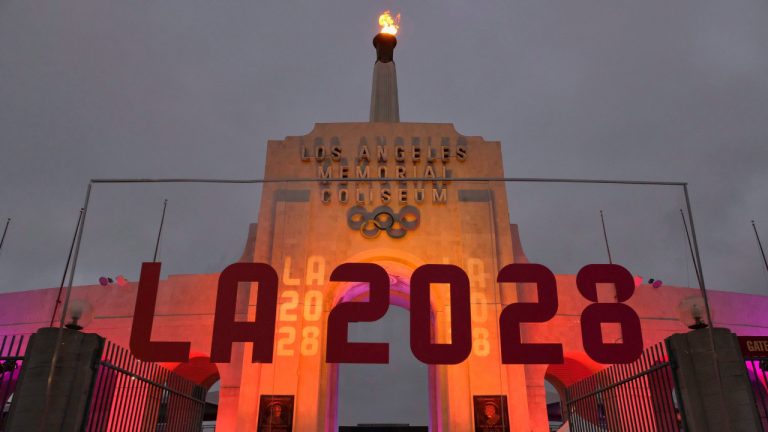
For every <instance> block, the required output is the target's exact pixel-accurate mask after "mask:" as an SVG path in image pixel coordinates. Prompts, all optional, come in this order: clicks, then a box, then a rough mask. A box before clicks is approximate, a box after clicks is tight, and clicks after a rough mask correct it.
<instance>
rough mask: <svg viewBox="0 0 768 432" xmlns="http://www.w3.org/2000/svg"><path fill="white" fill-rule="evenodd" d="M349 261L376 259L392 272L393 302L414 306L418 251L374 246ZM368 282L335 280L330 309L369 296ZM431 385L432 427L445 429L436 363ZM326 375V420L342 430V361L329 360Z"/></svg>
mask: <svg viewBox="0 0 768 432" xmlns="http://www.w3.org/2000/svg"><path fill="white" fill-rule="evenodd" d="M346 262H359V263H373V264H377V265H380V266H382V267H383V268H384V269H385V270H386V271H387V274H389V276H390V300H389V301H390V305H394V306H398V307H401V308H403V309H407V310H410V278H411V275H412V274H413V271H415V270H416V269H417V268H418V267H420V266H421V265H423V264H424V262H423V261H422V260H420V259H419V258H418V257H416V256H415V255H411V254H408V253H403V252H402V251H397V250H391V249H373V250H369V251H365V252H363V253H360V254H357V255H354V256H351V257H349V258H348V259H347V260H346ZM367 289H368V286H367V284H360V283H331V286H330V287H329V294H331V295H329V296H328V297H327V298H330V299H331V301H330V304H329V305H328V306H329V308H328V310H331V309H332V308H333V307H334V306H336V305H337V304H339V303H341V302H350V301H359V300H361V299H363V298H365V297H367ZM435 294H436V295H434V296H433V297H432V300H433V302H436V303H440V302H441V301H442V300H443V299H442V296H440V294H439V293H435ZM435 310H436V308H435V304H434V303H433V304H432V305H431V306H430V316H431V318H432V319H431V321H432V328H431V330H432V333H433V337H434V338H436V334H435V332H436V325H435V323H436V321H437V318H436V314H435ZM427 370H428V386H429V419H430V421H429V423H430V424H429V426H430V430H442V419H441V416H440V412H441V411H442V410H441V407H442V405H443V401H441V400H440V394H441V392H440V386H441V382H440V379H439V378H438V373H437V369H436V366H435V365H429V366H428V368H427ZM322 379H323V380H324V381H325V383H327V385H326V386H325V388H326V395H325V396H326V398H327V401H328V403H327V404H326V421H325V430H326V431H335V430H338V426H339V425H338V401H339V399H338V397H339V395H338V392H339V365H338V364H326V366H325V368H324V373H323V374H322Z"/></svg>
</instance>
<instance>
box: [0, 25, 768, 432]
mask: <svg viewBox="0 0 768 432" xmlns="http://www.w3.org/2000/svg"><path fill="white" fill-rule="evenodd" d="M377 39H378V41H377V43H376V45H377V62H376V64H375V66H374V77H373V81H374V82H373V90H372V100H371V121H370V122H367V123H322V124H316V125H315V127H314V128H313V129H312V131H311V132H309V133H308V134H307V135H304V136H289V137H287V138H285V139H283V140H275V141H270V142H269V145H268V149H267V154H266V169H265V178H266V179H267V180H279V179H312V181H307V182H293V183H292V182H285V183H280V182H276V183H266V184H265V185H264V188H263V193H262V197H261V206H260V211H259V214H258V217H257V218H255V219H256V220H254V223H253V224H252V225H251V227H250V231H249V232H247V233H246V232H244V233H243V242H244V252H243V254H242V258H241V260H242V261H249V262H264V263H268V264H270V265H271V266H272V267H274V268H275V269H277V271H278V274H279V277H280V285H279V293H280V294H279V304H278V316H277V326H276V330H275V347H274V350H275V351H274V359H273V362H272V363H271V364H270V363H265V364H259V363H252V362H251V361H250V359H251V355H250V344H241V343H236V344H234V348H233V357H232V361H231V362H230V363H218V364H215V363H212V362H210V361H209V357H208V356H209V353H210V345H211V334H212V324H213V315H214V306H215V299H216V288H217V278H218V275H217V274H186V275H173V276H170V277H168V278H167V279H165V280H162V281H161V282H160V288H159V294H158V301H157V306H156V310H155V316H156V317H155V323H154V330H153V335H152V338H153V340H158V341H161V340H183V341H191V346H192V359H191V361H190V362H189V363H183V364H167V365H166V366H167V367H168V368H170V369H173V370H175V371H176V372H177V373H179V374H182V375H184V376H186V377H188V378H190V379H192V380H194V381H196V382H199V383H202V384H203V385H206V386H210V385H211V384H213V383H214V382H216V381H219V382H220V395H219V402H218V415H217V421H216V430H217V431H225V432H228V431H255V430H257V424H256V423H257V419H258V418H259V415H260V413H259V401H260V397H261V396H262V395H290V396H293V398H294V401H295V402H294V404H293V409H294V412H293V430H295V431H302V432H303V431H329V432H330V431H336V430H337V429H338V421H337V413H338V404H339V392H338V389H339V367H343V365H342V366H339V364H333V363H327V362H326V361H325V350H326V343H325V338H326V322H327V318H328V314H329V311H330V310H331V309H332V308H333V306H334V305H336V304H338V303H340V302H344V301H353V300H355V299H361V298H364V296H365V293H366V289H365V287H361V286H359V285H355V284H345V283H335V282H333V283H332V282H329V275H330V272H331V271H332V270H333V269H334V268H335V267H337V266H338V265H339V264H342V263H346V262H360V263H376V264H379V265H381V266H382V267H384V268H385V269H386V270H387V272H388V273H389V275H390V281H391V288H390V290H391V291H390V292H391V295H390V302H391V304H392V305H395V306H398V307H402V308H406V309H407V308H409V305H410V288H409V283H408V281H409V280H410V276H411V274H412V272H413V271H414V269H416V268H417V267H419V266H421V265H423V264H427V263H450V264H455V265H457V266H459V267H461V268H462V269H464V270H465V271H466V272H467V274H468V277H469V280H470V288H471V298H472V336H473V348H472V353H471V354H470V356H469V357H468V359H467V360H465V361H463V362H461V363H460V364H456V365H431V366H429V367H428V374H429V379H428V386H429V389H428V394H429V419H430V420H429V422H430V424H429V426H430V429H431V430H434V431H467V430H470V429H471V425H473V424H474V420H475V419H474V416H475V410H474V408H473V396H477V395H503V396H506V401H507V407H506V408H507V410H508V413H509V419H510V426H511V430H514V431H537V432H544V431H548V430H549V426H548V421H547V410H546V400H545V387H544V383H545V379H546V380H548V381H549V382H551V383H554V385H555V387H557V388H558V389H559V390H561V391H562V390H563V389H564V388H565V387H566V386H568V385H569V384H571V383H574V382H575V381H577V380H579V379H580V378H583V377H586V376H588V375H590V374H592V373H594V372H595V371H597V370H600V369H602V368H604V367H606V365H602V364H598V363H596V362H594V361H593V360H591V359H590V358H589V357H588V356H587V355H586V354H585V352H584V348H583V346H582V337H581V330H580V324H579V316H580V314H581V312H582V311H583V310H584V308H585V307H586V306H587V305H588V304H590V302H588V301H587V300H585V299H584V298H583V297H582V296H581V295H580V294H579V293H578V290H577V287H576V282H575V276H574V275H568V274H563V275H556V279H557V290H558V298H559V309H558V311H557V314H556V315H555V317H554V318H553V319H551V320H550V321H548V322H545V323H540V324H535V325H527V326H524V327H523V340H524V341H535V342H559V343H562V344H563V349H564V354H565V362H564V363H563V364H552V365H504V364H502V362H501V359H500V352H499V334H498V333H499V314H500V311H501V309H502V308H503V307H504V306H505V305H508V304H512V303H516V302H521V301H536V298H535V296H536V295H535V290H532V289H530V287H526V286H524V285H519V286H517V285H514V284H499V283H497V282H496V273H497V272H498V270H499V269H500V268H501V267H502V266H504V265H506V264H511V263H523V262H527V258H526V255H525V251H524V247H523V246H524V245H523V244H521V242H520V238H519V235H518V229H525V227H518V226H517V225H515V224H514V223H513V221H510V217H509V211H508V208H509V207H508V206H509V205H510V203H509V202H508V201H507V193H506V190H505V184H504V183H503V182H499V181H486V182H483V181H473V182H461V181H457V180H456V179H459V178H473V179H481V178H503V177H504V176H505V173H504V170H503V166H502V157H503V155H502V153H501V146H500V143H499V142H496V141H486V140H484V139H483V138H481V137H479V136H468V135H462V134H461V133H459V132H457V131H456V129H455V128H454V127H453V125H452V124H435V123H406V122H400V121H399V113H398V101H397V82H396V77H395V66H394V62H393V61H392V52H393V48H394V43H395V41H394V37H391V38H387V37H382V36H381V35H380V36H377ZM380 178H386V179H390V180H388V181H380V180H378V179H380ZM345 180H346V181H345ZM516 205H522V204H521V203H516ZM377 215H378V217H379V218H380V220H378V222H377V221H375V220H374V219H373V218H374V217H377ZM135 264H136V265H137V266H138V265H139V263H135ZM585 264H586V263H585ZM633 270H635V271H641V270H640V269H633ZM136 289H137V286H136V284H135V283H129V284H128V285H127V286H117V285H114V286H113V285H110V286H106V287H104V286H100V285H91V286H77V287H74V289H73V293H72V298H74V299H87V300H88V301H89V302H90V303H91V304H94V305H98V308H97V314H96V316H95V319H94V320H93V322H92V323H90V325H88V327H87V328H86V330H85V331H88V332H94V333H98V334H100V335H102V336H104V337H106V338H108V339H109V340H112V341H114V342H116V343H118V344H121V345H123V346H128V343H129V336H130V328H131V322H132V315H133V308H134V304H135V300H136ZM244 292H248V295H242V296H240V298H239V306H238V308H239V309H238V313H239V316H240V317H242V319H247V316H250V317H253V314H254V313H255V311H254V306H253V305H254V304H255V298H256V297H255V293H256V289H255V287H247V286H246V287H245V291H244ZM441 293H443V292H442V291H440V290H435V293H434V294H433V297H432V301H431V316H432V323H433V329H434V330H433V331H434V334H433V337H434V338H435V340H437V341H441V340H442V341H447V340H449V339H450V335H449V334H448V329H449V328H450V326H449V321H448V320H449V316H450V311H449V310H448V308H447V307H446V306H447V304H448V303H447V301H446V298H445V295H444V293H443V294H441ZM698 294H699V290H698V289H695V288H686V287H674V286H662V287H661V288H658V289H655V288H652V287H650V286H648V285H645V284H641V285H639V286H638V287H637V289H636V291H635V294H634V295H633V296H632V298H631V299H630V300H629V301H627V304H628V305H630V306H631V307H632V308H633V309H634V310H635V311H636V312H637V313H638V315H639V316H640V318H641V323H642V331H643V338H644V344H645V345H646V346H650V345H653V344H655V343H658V342H659V341H661V340H663V339H664V338H665V337H667V336H669V335H670V334H672V333H676V332H684V331H687V329H686V328H685V326H684V325H683V324H682V323H681V322H680V321H679V319H678V317H677V315H676V308H675V307H674V305H677V304H679V303H680V301H681V300H683V299H684V298H687V297H690V296H695V295H698ZM56 295H57V288H51V289H41V290H36V291H25V292H11V293H5V294H2V295H0V304H2V310H3V313H2V314H0V333H2V334H19V333H32V332H34V331H35V330H36V329H38V328H40V327H44V326H47V325H48V323H49V319H50V313H51V310H50V309H51V308H52V306H53V304H54V303H55V301H56ZM710 297H711V301H712V303H713V304H716V305H717V311H716V317H715V319H716V321H717V324H718V325H721V326H724V327H728V328H730V329H731V330H733V331H734V332H736V333H744V334H752V335H755V334H768V332H766V328H767V327H768V316H764V315H761V314H760V312H759V311H760V310H768V302H766V300H765V298H763V297H759V296H750V295H745V294H736V293H731V292H719V291H712V292H711V293H710ZM605 301H610V299H609V298H608V297H606V299H605ZM660 305H663V307H660ZM49 306H50V307H49ZM611 331H613V333H611ZM405 337H407V336H405ZM620 337H621V335H620V334H619V333H618V330H616V329H608V330H607V333H606V334H605V335H604V338H605V339H611V340H617V339H618V338H620Z"/></svg>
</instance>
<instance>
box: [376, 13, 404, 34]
mask: <svg viewBox="0 0 768 432" xmlns="http://www.w3.org/2000/svg"><path fill="white" fill-rule="evenodd" d="M379 25H380V26H381V30H379V33H388V34H391V35H396V34H397V30H398V29H399V28H400V14H397V15H396V16H395V17H394V18H393V17H392V13H390V11H388V10H386V11H384V13H383V14H381V15H379Z"/></svg>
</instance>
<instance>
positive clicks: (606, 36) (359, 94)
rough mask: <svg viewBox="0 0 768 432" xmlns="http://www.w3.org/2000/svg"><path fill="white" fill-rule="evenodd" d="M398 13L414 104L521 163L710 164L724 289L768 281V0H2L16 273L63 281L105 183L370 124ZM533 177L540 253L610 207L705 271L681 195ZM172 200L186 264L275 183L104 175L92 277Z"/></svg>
mask: <svg viewBox="0 0 768 432" xmlns="http://www.w3.org/2000/svg"><path fill="white" fill-rule="evenodd" d="M384 9H392V10H393V11H395V12H400V13H402V23H401V24H402V28H401V34H400V35H399V44H398V48H397V50H396V53H395V60H396V63H397V68H398V79H399V83H398V84H399V87H400V107H401V118H402V119H403V121H423V122H452V123H455V125H456V127H457V129H458V130H459V131H460V132H461V133H463V134H466V135H482V136H484V137H485V138H486V139H489V140H500V141H501V142H502V144H503V151H504V158H505V159H504V164H505V170H506V173H507V175H508V176H516V177H579V178H588V177H590V178H614V179H649V180H650V179H658V180H677V181H688V182H690V188H691V198H692V201H693V207H694V212H695V222H696V224H697V225H696V227H697V230H698V233H699V237H700V244H701V250H702V259H703V266H704V273H705V277H706V279H707V281H708V284H709V286H710V287H711V288H715V289H724V290H735V291H743V292H753V293H761V294H768V278H767V277H766V272H765V270H764V269H763V268H762V262H761V259H760V255H759V252H758V250H757V246H756V242H755V239H754V234H753V232H752V228H751V226H750V224H749V221H750V219H755V220H756V221H757V222H758V226H759V228H760V231H761V234H762V235H763V237H764V240H765V241H766V242H768V188H767V187H766V186H767V185H768V170H767V169H766V163H767V162H768V142H767V141H768V55H767V54H766V53H768V26H766V25H765V23H766V22H768V2H765V1H764V0H730V1H727V2H724V1H720V0H676V1H669V0H645V1H629V0H618V1H611V2H606V1H596V0H567V1H565V0H551V1H531V0H524V1H510V0H504V1H501V0H499V1H473V2H466V1H457V0H443V1H434V0H411V1H386V2H384V1H359V0H345V1H342V0H334V1H317V0H315V1H290V2H286V1H272V2H264V1H258V2H257V1H244V0H243V1H232V0H221V1H198V0H184V1H181V0H164V1H162V2H146V1H115V0H99V1H96V0H92V1H86V0H68V1H66V2H59V1H48V0H40V1H35V2H30V1H25V0H0V218H2V219H3V220H4V219H5V218H6V217H12V218H13V219H14V220H13V222H12V224H11V228H10V230H9V233H8V238H7V241H6V245H5V249H4V250H3V252H2V255H1V256H0V291H15V290H20V289H32V288H39V287H49V286H55V285H57V284H58V280H59V278H60V273H61V271H62V270H63V266H64V261H65V259H66V253H67V248H68V245H69V241H70V237H71V232H72V230H73V228H74V223H75V220H76V217H77V212H78V209H79V208H80V206H81V205H82V200H83V196H84V192H85V186H86V184H87V181H88V179H90V178H98V177H177V176H182V177H196V176H199V177H226V178H254V177H260V176H261V175H262V173H263V165H264V155H265V148H266V142H267V140H268V139H270V138H277V139H280V138H283V137H285V136H286V135H299V134H304V133H306V132H308V131H309V130H310V129H311V128H312V125H313V123H314V122H334V121H366V120H367V115H368V103H369V97H370V78H371V67H372V63H373V60H374V54H373V49H372V47H371V38H372V36H373V34H374V33H375V31H376V26H375V19H376V17H377V16H378V14H379V13H380V12H381V11H382V10H384ZM509 195H510V213H511V216H512V220H513V222H515V223H519V224H520V228H521V235H522V238H523V242H524V246H525V247H526V250H527V252H528V255H529V257H531V259H532V260H535V261H539V262H542V263H544V264H547V265H548V266H550V267H552V268H553V269H554V270H555V271H557V272H571V273H572V272H575V271H577V270H578V268H579V267H580V266H582V265H584V264H587V263H589V262H597V261H599V260H602V261H604V260H605V254H604V251H603V249H602V237H601V235H602V233H601V231H600V226H599V216H598V213H597V211H598V210H599V209H600V208H602V209H605V211H606V216H607V222H608V231H609V235H610V237H611V242H612V247H613V249H614V258H615V259H616V261H618V262H621V263H625V264H626V265H627V266H628V267H629V268H630V269H631V270H632V271H633V272H635V273H639V274H641V275H645V276H656V277H659V278H663V279H666V280H667V281H671V282H674V283H678V284H683V285H685V284H691V285H695V281H694V279H692V278H691V270H690V266H689V264H688V263H689V262H690V258H689V256H688V255H687V246H686V244H685V240H684V237H683V234H682V226H681V221H680V219H679V213H678V209H679V208H680V207H682V206H683V205H684V201H683V200H682V195H681V194H680V193H679V191H669V190H666V191H658V190H654V191H649V190H645V189H643V190H640V189H638V188H612V187H589V188H585V187H574V186H540V185H538V186H537V185H515V186H510V187H509ZM163 197H168V198H169V199H170V200H171V204H170V207H169V215H168V218H169V219H168V233H167V236H166V238H165V240H164V248H163V251H162V252H163V254H165V257H166V261H165V262H167V263H169V264H168V265H167V266H165V267H164V272H170V273H174V272H216V271H219V270H220V269H221V268H223V267H224V265H226V264H227V263H229V262H231V261H233V260H235V259H236V258H237V256H238V255H239V250H240V248H241V247H242V244H243V242H244V239H245V234H246V232H247V224H248V223H249V222H252V221H254V220H255V219H256V214H257V212H258V197H259V190H258V188H256V187H231V188H222V187H208V186H206V187H203V186H200V187H192V186H184V187H165V188H161V187H157V186H153V187H143V186H142V187H139V186H130V187H127V186H120V187H111V188H108V187H102V186H99V187H98V188H97V189H96V191H95V192H94V197H93V202H92V204H93V211H92V213H91V215H89V222H88V225H87V227H86V236H85V239H84V248H83V256H82V263H81V264H80V266H81V267H80V269H81V270H80V271H79V272H78V281H79V282H80V283H93V282H94V281H95V278H96V277H98V276H99V275H101V274H104V275H113V276H114V275H116V274H118V273H124V274H126V275H128V276H129V277H134V278H135V277H136V276H137V272H138V266H139V263H140V262H141V261H142V260H145V259H148V258H151V254H152V248H153V246H154V243H153V235H154V230H155V227H156V224H157V218H158V216H159V211H160V207H161V203H162V198H163ZM214 209H215V210H214ZM220 209H226V211H219V210H220ZM126 263H128V264H126ZM686 266H687V267H686ZM715 308H716V305H715ZM414 367H418V365H416V366H414Z"/></svg>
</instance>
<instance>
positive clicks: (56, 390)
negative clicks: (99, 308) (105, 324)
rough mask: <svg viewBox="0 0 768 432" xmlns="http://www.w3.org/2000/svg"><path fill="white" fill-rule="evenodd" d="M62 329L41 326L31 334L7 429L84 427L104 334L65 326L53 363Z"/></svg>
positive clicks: (63, 430) (71, 429) (67, 429)
mask: <svg viewBox="0 0 768 432" xmlns="http://www.w3.org/2000/svg"><path fill="white" fill-rule="evenodd" d="M59 331H60V330H59V329H58V328H42V329H40V330H38V331H37V333H35V334H34V335H32V337H31V338H30V341H29V346H28V347H27V352H26V354H25V356H24V365H23V366H22V369H21V376H20V377H19V383H18V385H17V387H16V393H15V395H14V397H13V398H14V402H13V406H12V407H11V412H10V413H9V418H8V425H7V429H6V430H7V431H8V432H27V431H51V432H52V431H61V432H65V431H67V432H68V431H72V432H75V431H79V430H80V429H81V427H82V425H83V420H84V418H85V417H84V416H85V414H86V410H87V407H88V402H89V396H90V392H91V387H92V384H93V381H94V379H95V373H96V365H97V361H98V360H99V356H100V355H101V350H102V347H103V345H104V340H103V339H102V338H101V337H99V335H96V334H88V333H81V332H79V331H76V330H69V329H61V340H60V341H59V342H60V343H59V344H58V355H57V356H56V364H55V366H54V365H53V364H52V360H53V355H54V351H55V350H56V343H57V340H58V337H59ZM52 366H53V374H51V369H52ZM49 376H50V377H51V378H52V380H51V385H50V394H49V392H48V391H47V390H48V378H49Z"/></svg>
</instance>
